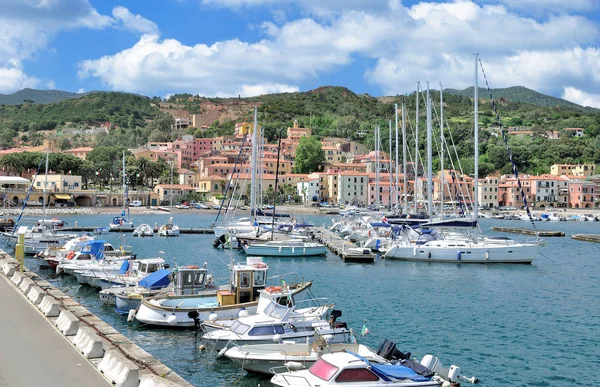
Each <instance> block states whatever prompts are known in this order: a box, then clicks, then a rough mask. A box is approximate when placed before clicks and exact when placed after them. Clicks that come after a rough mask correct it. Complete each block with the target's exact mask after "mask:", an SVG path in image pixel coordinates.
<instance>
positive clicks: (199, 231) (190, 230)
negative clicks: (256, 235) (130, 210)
mask: <svg viewBox="0 0 600 387" xmlns="http://www.w3.org/2000/svg"><path fill="white" fill-rule="evenodd" d="M97 228H99V227H79V226H78V227H63V228H61V229H60V231H72V232H89V233H93V232H94V230H96V229H97ZM133 230H135V229H129V230H113V229H111V230H110V232H118V233H131V232H133ZM154 232H155V233H158V228H154ZM179 232H180V233H181V234H214V232H215V230H214V229H212V228H184V227H181V228H179Z"/></svg>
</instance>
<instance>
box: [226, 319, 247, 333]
mask: <svg viewBox="0 0 600 387" xmlns="http://www.w3.org/2000/svg"><path fill="white" fill-rule="evenodd" d="M230 329H231V331H232V332H233V333H236V334H238V335H243V334H244V333H246V332H248V329H250V326H249V325H246V324H242V323H241V322H239V321H236V322H234V323H233V324H232V325H231V328H230Z"/></svg>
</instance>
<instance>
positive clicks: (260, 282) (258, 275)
mask: <svg viewBox="0 0 600 387" xmlns="http://www.w3.org/2000/svg"><path fill="white" fill-rule="evenodd" d="M266 274H267V272H266V271H264V270H255V271H254V286H255V287H257V286H265V276H266Z"/></svg>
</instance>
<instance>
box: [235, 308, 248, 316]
mask: <svg viewBox="0 0 600 387" xmlns="http://www.w3.org/2000/svg"><path fill="white" fill-rule="evenodd" d="M249 315H250V313H248V311H247V310H246V308H242V309H240V311H239V312H238V317H240V318H241V317H248V316H249Z"/></svg>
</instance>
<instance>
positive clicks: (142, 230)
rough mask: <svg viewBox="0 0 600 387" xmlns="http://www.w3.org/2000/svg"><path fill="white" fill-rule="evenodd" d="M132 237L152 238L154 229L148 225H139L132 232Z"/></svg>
mask: <svg viewBox="0 0 600 387" xmlns="http://www.w3.org/2000/svg"><path fill="white" fill-rule="evenodd" d="M133 236H137V237H146V236H149V237H151V236H154V229H153V228H152V227H150V225H149V224H146V223H144V224H140V225H139V226H138V227H137V228H136V229H135V230H133Z"/></svg>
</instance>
